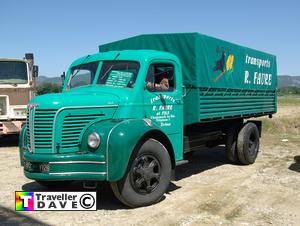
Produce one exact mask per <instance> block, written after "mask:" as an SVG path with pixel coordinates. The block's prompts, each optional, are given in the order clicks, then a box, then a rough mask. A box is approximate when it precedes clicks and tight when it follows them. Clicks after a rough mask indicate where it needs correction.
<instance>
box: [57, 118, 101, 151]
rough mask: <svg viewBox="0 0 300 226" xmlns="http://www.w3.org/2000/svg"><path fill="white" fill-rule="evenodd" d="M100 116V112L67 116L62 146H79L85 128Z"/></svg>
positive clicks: (63, 129) (64, 123) (63, 128)
mask: <svg viewBox="0 0 300 226" xmlns="http://www.w3.org/2000/svg"><path fill="white" fill-rule="evenodd" d="M99 116H100V115H99V114H93V115H71V116H66V117H65V118H64V122H63V127H62V140H61V141H62V148H64V149H65V148H74V147H78V145H79V136H80V133H81V132H82V130H83V128H84V127H85V126H87V125H88V124H89V123H90V122H91V121H93V120H95V119H96V118H98V117H99Z"/></svg>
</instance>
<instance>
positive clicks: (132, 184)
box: [111, 139, 172, 207]
mask: <svg viewBox="0 0 300 226" xmlns="http://www.w3.org/2000/svg"><path fill="white" fill-rule="evenodd" d="M171 171H172V167H171V160H170V156H169V153H168V151H167V149H166V148H165V147H164V146H163V145H162V144H161V143H160V142H158V141H157V140H154V139H149V140H147V141H146V142H145V143H144V144H143V145H142V146H141V147H140V149H139V150H138V152H137V154H136V155H135V156H134V157H133V158H132V160H131V165H130V166H129V167H128V170H127V172H126V174H125V176H124V177H123V178H122V179H121V180H119V181H117V182H112V183H111V188H112V190H113V192H114V194H115V196H116V197H117V198H118V199H119V200H120V201H121V202H123V203H124V204H125V205H127V206H130V207H140V206H147V205H151V204H153V203H156V202H159V201H160V200H161V198H162V197H163V195H164V193H165V192H166V191H167V189H168V187H169V184H170V180H171Z"/></svg>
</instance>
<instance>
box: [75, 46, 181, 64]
mask: <svg viewBox="0 0 300 226" xmlns="http://www.w3.org/2000/svg"><path fill="white" fill-rule="evenodd" d="M162 57H163V59H169V60H173V61H176V62H178V61H179V60H178V58H177V57H176V56H175V55H174V54H172V53H168V52H164V51H157V50H148V49H139V50H120V51H108V52H100V53H96V54H93V55H87V56H84V57H81V58H79V59H77V60H75V61H74V62H73V63H72V64H71V67H73V66H76V65H78V64H83V63H89V62H94V61H101V60H114V59H116V60H132V61H139V62H143V61H146V60H151V59H157V58H162Z"/></svg>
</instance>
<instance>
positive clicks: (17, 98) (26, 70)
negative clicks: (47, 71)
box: [0, 54, 38, 135]
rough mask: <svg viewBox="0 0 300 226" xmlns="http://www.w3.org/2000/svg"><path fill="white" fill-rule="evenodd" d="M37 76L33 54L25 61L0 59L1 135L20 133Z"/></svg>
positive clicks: (28, 55) (26, 57) (26, 56)
mask: <svg viewBox="0 0 300 226" xmlns="http://www.w3.org/2000/svg"><path fill="white" fill-rule="evenodd" d="M37 74H38V72H37V66H35V65H33V54H26V55H25V58H24V59H23V60H19V59H8V58H0V135H7V134H17V133H19V132H20V129H21V126H22V124H23V123H25V120H26V111H27V103H28V101H29V100H30V99H31V98H32V97H33V96H34V87H35V78H36V77H37Z"/></svg>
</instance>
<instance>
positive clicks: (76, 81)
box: [68, 62, 99, 88]
mask: <svg viewBox="0 0 300 226" xmlns="http://www.w3.org/2000/svg"><path fill="white" fill-rule="evenodd" d="M98 64H99V62H93V63H88V64H81V65H78V66H75V67H72V68H71V76H70V80H69V83H68V87H70V88H75V87H79V86H86V85H91V84H92V83H93V80H94V78H95V75H96V71H97V68H98Z"/></svg>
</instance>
